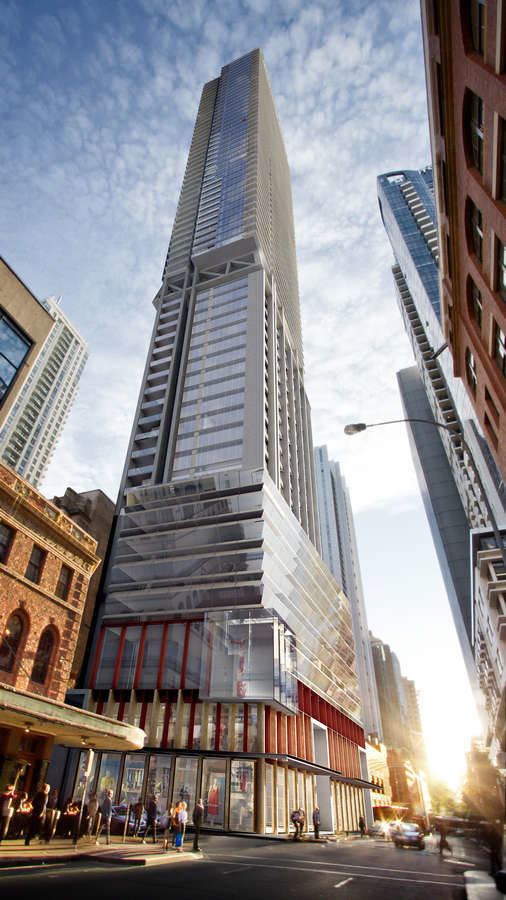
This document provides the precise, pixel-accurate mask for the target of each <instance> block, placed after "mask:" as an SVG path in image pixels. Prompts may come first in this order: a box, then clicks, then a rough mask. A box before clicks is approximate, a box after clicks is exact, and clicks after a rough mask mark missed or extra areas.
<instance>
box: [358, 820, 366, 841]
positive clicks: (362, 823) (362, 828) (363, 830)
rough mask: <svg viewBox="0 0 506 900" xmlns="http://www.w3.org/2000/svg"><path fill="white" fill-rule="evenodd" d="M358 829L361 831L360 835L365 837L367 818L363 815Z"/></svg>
mask: <svg viewBox="0 0 506 900" xmlns="http://www.w3.org/2000/svg"><path fill="white" fill-rule="evenodd" d="M358 830H359V831H360V837H361V838H363V837H365V819H364V817H363V816H360V818H359V820H358Z"/></svg>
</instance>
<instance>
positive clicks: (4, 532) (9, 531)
mask: <svg viewBox="0 0 506 900" xmlns="http://www.w3.org/2000/svg"><path fill="white" fill-rule="evenodd" d="M13 538H14V529H13V528H9V526H8V525H4V523H3V522H0V562H2V563H4V562H5V561H6V559H7V557H8V555H9V550H10V547H11V544H12V540H13Z"/></svg>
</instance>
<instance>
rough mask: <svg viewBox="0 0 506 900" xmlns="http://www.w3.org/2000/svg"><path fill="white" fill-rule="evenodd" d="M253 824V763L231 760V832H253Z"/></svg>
mask: <svg viewBox="0 0 506 900" xmlns="http://www.w3.org/2000/svg"><path fill="white" fill-rule="evenodd" d="M254 822H255V763H254V762H253V761H252V760H248V759H244V760H238V759H233V760H232V763H231V766H230V821H229V827H230V830H231V831H253V829H254Z"/></svg>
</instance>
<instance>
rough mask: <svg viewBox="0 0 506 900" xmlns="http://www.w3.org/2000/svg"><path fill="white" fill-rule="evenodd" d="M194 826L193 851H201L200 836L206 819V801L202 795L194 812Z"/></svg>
mask: <svg viewBox="0 0 506 900" xmlns="http://www.w3.org/2000/svg"><path fill="white" fill-rule="evenodd" d="M192 820H193V827H194V829H195V834H194V836H193V851H194V853H198V852H200V847H199V837H200V829H201V827H202V822H203V821H204V802H203V800H202V797H200V798H199V799H198V800H197V802H196V804H195V806H194V809H193V814H192Z"/></svg>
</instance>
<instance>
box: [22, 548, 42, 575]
mask: <svg viewBox="0 0 506 900" xmlns="http://www.w3.org/2000/svg"><path fill="white" fill-rule="evenodd" d="M45 556H46V554H45V552H44V550H42V549H41V548H40V547H37V545H34V546H33V549H32V552H31V555H30V559H29V560H28V565H27V567H26V572H25V578H29V579H30V581H34V582H35V584H38V583H39V581H40V576H41V574H42V566H43V564H44V558H45Z"/></svg>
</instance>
